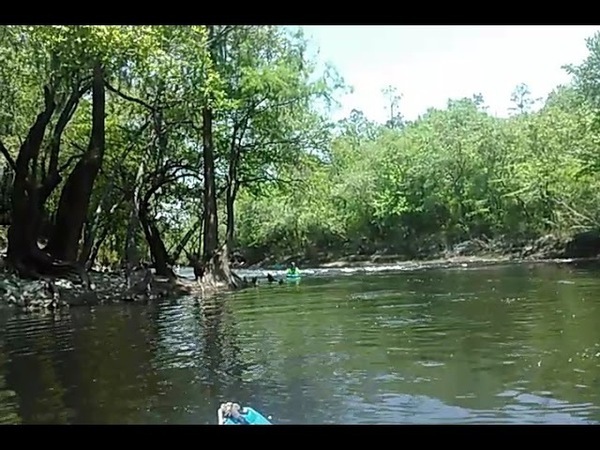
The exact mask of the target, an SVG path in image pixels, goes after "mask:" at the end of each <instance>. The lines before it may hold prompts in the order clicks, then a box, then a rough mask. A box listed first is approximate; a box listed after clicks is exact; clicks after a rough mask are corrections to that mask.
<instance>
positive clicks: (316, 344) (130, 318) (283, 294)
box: [0, 264, 600, 424]
mask: <svg viewBox="0 0 600 450" xmlns="http://www.w3.org/2000/svg"><path fill="white" fill-rule="evenodd" d="M405 269H407V268H406V267H405ZM410 269H411V270H408V269H407V270H395V271H371V272H365V271H363V270H320V271H310V270H308V271H305V273H306V275H305V277H304V278H303V279H302V280H301V281H300V282H299V283H286V284H284V285H267V284H266V283H265V282H264V281H262V280H261V284H260V286H259V287H258V288H253V289H249V290H247V291H243V292H238V293H234V294H227V295H225V296H224V298H223V299H222V301H220V302H215V301H211V302H207V303H206V304H199V303H198V302H196V301H194V299H187V298H184V299H180V300H177V301H165V302H163V303H160V304H155V305H150V306H147V305H146V306H144V305H135V304H128V305H113V306H101V307H95V308H73V309H72V310H70V311H63V312H61V313H56V314H52V313H29V314H25V313H17V312H15V311H14V310H12V309H9V308H2V309H0V423H5V424H18V423H23V424H37V423H47V424H80V423H88V424H115V423H123V424H158V423H167V424H194V423H197V424H215V423H216V409H217V407H218V405H219V404H220V402H222V401H227V400H232V401H237V402H240V403H241V404H246V405H249V406H253V407H255V408H257V409H258V410H260V411H261V412H263V413H264V414H265V415H270V416H271V417H272V421H273V423H276V424H414V423H420V424H454V423H465V424H471V423H523V424H530V423H575V424H585V423H600V390H599V389H598V386H599V385H600V326H598V324H599V323H600V279H599V277H598V273H600V271H599V270H598V269H593V268H585V267H575V266H567V265H562V266H559V265H540V264H535V265H505V266H494V267H480V268H470V267H462V268H454V269H448V268H445V269H427V270H412V266H411V267H410ZM252 274H253V273H252V272H249V273H244V274H243V275H246V276H249V275H252Z"/></svg>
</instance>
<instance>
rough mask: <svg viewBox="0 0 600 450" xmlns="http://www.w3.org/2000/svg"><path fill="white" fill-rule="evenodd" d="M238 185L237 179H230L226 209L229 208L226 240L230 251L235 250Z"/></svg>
mask: <svg viewBox="0 0 600 450" xmlns="http://www.w3.org/2000/svg"><path fill="white" fill-rule="evenodd" d="M237 191H238V185H237V183H236V182H235V181H230V182H229V186H227V196H226V200H225V202H226V209H227V231H226V238H225V242H226V243H227V250H228V252H231V251H233V247H234V240H235V198H236V196H237Z"/></svg>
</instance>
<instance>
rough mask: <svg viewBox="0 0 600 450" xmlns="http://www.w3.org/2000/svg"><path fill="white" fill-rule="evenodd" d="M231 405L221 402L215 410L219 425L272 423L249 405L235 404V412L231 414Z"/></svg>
mask: <svg viewBox="0 0 600 450" xmlns="http://www.w3.org/2000/svg"><path fill="white" fill-rule="evenodd" d="M231 405H232V404H231V403H229V404H223V405H221V407H220V408H219V409H218V410H217V417H218V420H219V425H272V424H271V422H270V421H269V419H267V418H266V417H265V416H263V415H262V414H261V413H259V412H258V411H257V410H255V409H254V408H251V407H249V406H245V407H243V408H241V407H239V405H237V404H236V406H237V408H236V411H237V414H231V413H229V411H230V410H232V409H233V408H231Z"/></svg>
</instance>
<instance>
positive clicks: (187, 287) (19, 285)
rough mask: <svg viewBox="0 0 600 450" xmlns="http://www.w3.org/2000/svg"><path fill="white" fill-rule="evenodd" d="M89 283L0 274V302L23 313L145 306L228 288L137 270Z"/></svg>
mask: <svg viewBox="0 0 600 450" xmlns="http://www.w3.org/2000/svg"><path fill="white" fill-rule="evenodd" d="M88 276H89V281H90V284H89V286H86V285H85V284H84V283H83V282H82V281H81V280H79V279H65V278H51V277H44V278H43V279H39V280H29V279H22V278H19V277H17V276H16V275H13V274H10V273H7V272H2V273H0V299H1V300H2V301H1V303H3V304H7V305H10V306H13V307H17V308H21V309H23V310H25V311H35V310H55V309H60V308H68V307H78V306H96V305H107V304H113V303H120V302H130V303H139V304H147V303H149V302H152V301H156V300H160V299H166V298H180V297H183V296H196V297H203V298H204V297H207V296H211V295H214V294H216V293H218V292H222V291H225V290H227V289H228V287H227V286H226V285H225V284H209V283H198V282H196V281H194V280H189V279H186V278H182V277H177V278H175V279H169V278H167V277H160V276H156V275H154V274H153V273H151V272H150V271H147V270H145V269H144V270H140V271H138V272H135V273H133V274H132V275H131V277H130V282H129V283H128V282H127V278H126V276H125V273H124V272H97V271H90V272H89V273H88Z"/></svg>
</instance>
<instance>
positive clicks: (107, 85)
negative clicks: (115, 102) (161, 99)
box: [104, 81, 156, 112]
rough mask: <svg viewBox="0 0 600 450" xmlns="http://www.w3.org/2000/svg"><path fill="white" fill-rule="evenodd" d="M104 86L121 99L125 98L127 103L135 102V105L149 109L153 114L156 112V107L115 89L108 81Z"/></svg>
mask: <svg viewBox="0 0 600 450" xmlns="http://www.w3.org/2000/svg"><path fill="white" fill-rule="evenodd" d="M104 85H105V86H106V88H107V89H108V90H109V91H111V92H114V93H115V94H117V95H118V96H119V97H121V98H123V99H125V100H127V101H130V102H133V103H137V104H138V105H141V106H143V107H145V108H147V109H149V110H150V111H152V112H155V111H156V108H155V107H154V106H152V105H150V104H149V103H146V102H145V101H144V100H140V99H139V98H135V97H131V96H130V95H127V94H125V93H124V92H123V91H121V90H119V89H117V88H115V87H112V86H111V85H110V83H109V82H108V81H105V82H104Z"/></svg>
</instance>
